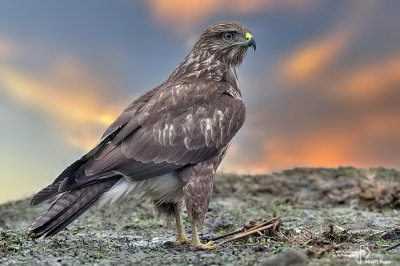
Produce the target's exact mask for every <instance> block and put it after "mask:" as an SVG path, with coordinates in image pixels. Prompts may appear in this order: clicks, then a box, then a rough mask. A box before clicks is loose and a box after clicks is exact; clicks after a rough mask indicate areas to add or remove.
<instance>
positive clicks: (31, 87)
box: [0, 59, 122, 150]
mask: <svg viewBox="0 0 400 266" xmlns="http://www.w3.org/2000/svg"><path fill="white" fill-rule="evenodd" d="M111 87H112V86H111V85H110V84H109V82H107V81H105V80H104V79H102V78H97V77H95V76H94V75H93V74H90V73H89V72H88V71H87V70H85V69H84V68H83V67H82V66H81V65H80V64H79V63H78V62H77V61H74V60H71V59H62V60H60V62H58V63H57V64H56V65H55V66H54V68H53V69H52V70H49V71H48V73H47V74H46V76H38V75H32V74H29V73H26V72H23V71H21V70H20V69H12V68H10V67H6V66H3V65H0V90H2V91H3V93H6V94H7V95H8V96H9V97H10V98H12V99H13V100H14V101H15V102H17V103H18V104H22V105H24V106H31V107H33V108H36V109H37V110H40V111H41V112H42V114H43V115H44V116H48V117H50V118H52V120H53V122H54V124H56V125H57V127H58V128H59V132H60V133H62V134H64V138H65V139H66V140H67V141H68V142H69V143H70V145H72V146H74V147H78V148H80V149H82V150H87V149H88V148H91V147H92V146H93V145H94V144H96V142H97V141H98V139H99V137H100V136H99V133H100V132H99V130H101V129H102V130H104V129H105V128H106V127H107V126H108V125H109V124H111V123H112V122H113V121H114V119H115V118H116V117H117V115H118V114H119V113H120V112H121V111H122V107H121V106H119V105H117V104H113V103H110V102H109V101H108V100H107V97H106V95H102V94H101V93H102V91H105V90H106V88H111Z"/></svg>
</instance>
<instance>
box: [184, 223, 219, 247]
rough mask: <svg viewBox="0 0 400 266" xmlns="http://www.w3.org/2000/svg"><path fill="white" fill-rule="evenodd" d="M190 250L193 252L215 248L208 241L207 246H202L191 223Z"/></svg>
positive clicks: (193, 224) (195, 226)
mask: <svg viewBox="0 0 400 266" xmlns="http://www.w3.org/2000/svg"><path fill="white" fill-rule="evenodd" d="M190 248H191V249H193V250H205V249H215V248H217V245H215V244H214V243H213V242H212V241H209V242H208V243H207V244H202V243H201V242H200V239H199V234H198V232H197V225H196V223H193V222H192V241H191V242H190Z"/></svg>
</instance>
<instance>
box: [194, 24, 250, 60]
mask: <svg viewBox="0 0 400 266" xmlns="http://www.w3.org/2000/svg"><path fill="white" fill-rule="evenodd" d="M249 47H253V48H254V50H256V41H255V40H254V38H253V36H252V35H251V33H250V30H249V29H248V28H247V27H246V26H244V25H243V24H241V23H238V22H221V23H217V24H214V25H211V26H209V27H208V28H206V29H205V30H204V31H203V33H202V34H201V36H200V38H199V40H198V41H197V42H196V44H195V46H194V48H193V49H194V50H197V51H196V52H200V53H202V52H204V53H205V54H207V57H214V58H215V59H217V60H219V61H222V62H225V63H227V64H229V65H231V66H233V67H237V66H239V65H240V64H241V63H242V61H243V59H244V58H245V57H246V54H247V50H248V48H249Z"/></svg>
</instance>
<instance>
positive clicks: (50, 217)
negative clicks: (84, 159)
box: [29, 176, 121, 237]
mask: <svg viewBox="0 0 400 266" xmlns="http://www.w3.org/2000/svg"><path fill="white" fill-rule="evenodd" d="M120 178H121V177H120V176H118V177H114V178H109V179H106V180H104V181H102V182H98V183H95V184H92V185H88V186H85V187H81V188H78V189H75V190H71V191H67V192H65V193H64V194H62V195H61V196H60V197H59V198H57V199H56V200H55V202H54V203H53V204H52V205H51V206H50V208H49V209H48V210H47V211H45V212H43V213H42V214H41V215H40V216H39V217H38V218H36V220H35V221H34V222H33V223H32V225H31V226H30V228H29V234H32V233H34V234H35V237H41V236H45V237H49V236H52V235H54V234H56V233H58V232H60V231H61V230H63V229H64V228H65V227H66V226H67V225H68V224H70V223H71V222H72V221H74V220H75V219H76V218H78V217H79V216H80V215H81V214H82V213H83V212H85V211H86V210H87V209H88V208H90V207H91V206H92V205H93V204H94V203H95V202H96V201H97V200H98V199H99V198H100V197H101V195H102V194H103V193H104V192H106V191H107V190H109V189H110V188H111V187H112V186H113V185H114V184H115V183H116V182H117V181H118V180H119V179H120Z"/></svg>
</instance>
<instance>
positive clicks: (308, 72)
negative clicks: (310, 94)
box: [282, 31, 348, 82]
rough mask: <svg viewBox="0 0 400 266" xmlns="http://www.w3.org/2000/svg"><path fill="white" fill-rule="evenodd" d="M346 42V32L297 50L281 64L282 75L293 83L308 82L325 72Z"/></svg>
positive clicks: (321, 39) (323, 38) (324, 38)
mask: <svg viewBox="0 0 400 266" xmlns="http://www.w3.org/2000/svg"><path fill="white" fill-rule="evenodd" d="M347 42H348V34H347V32H346V31H343V32H341V31H340V32H338V33H335V34H333V35H329V36H326V37H322V38H320V39H318V40H315V41H314V42H311V43H309V44H306V45H304V46H303V47H300V48H298V49H297V50H296V51H294V52H293V54H291V55H289V56H288V58H286V59H285V60H284V62H283V66H282V67H283V73H284V74H283V75H284V76H285V77H287V78H289V79H290V80H293V81H296V82H298V81H308V80H309V79H311V78H314V77H315V76H317V75H319V74H320V73H321V72H323V71H324V70H326V68H327V67H329V66H330V65H331V64H332V63H333V62H334V61H335V60H336V58H337V57H338V55H340V53H341V52H342V51H343V49H344V48H345V47H346V45H345V44H346V43H347Z"/></svg>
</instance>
